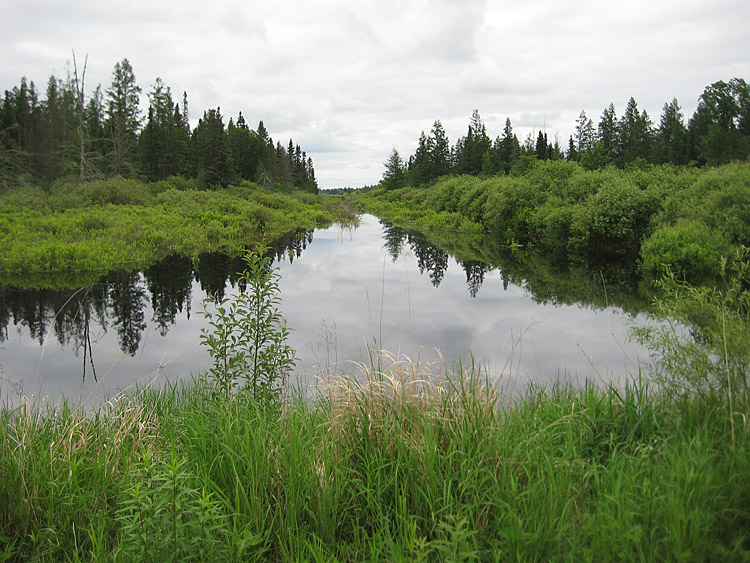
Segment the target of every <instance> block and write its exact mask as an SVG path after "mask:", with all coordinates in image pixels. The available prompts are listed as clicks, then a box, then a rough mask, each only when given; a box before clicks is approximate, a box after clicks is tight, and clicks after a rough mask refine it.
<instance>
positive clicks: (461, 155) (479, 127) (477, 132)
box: [456, 109, 492, 176]
mask: <svg viewBox="0 0 750 563" xmlns="http://www.w3.org/2000/svg"><path fill="white" fill-rule="evenodd" d="M491 146H492V141H490V138H489V137H488V136H487V129H486V127H485V126H484V123H483V122H482V118H481V117H480V115H479V110H476V109H475V110H474V112H473V113H472V115H471V121H470V122H469V130H468V132H467V134H466V137H464V138H462V139H460V140H459V142H458V143H457V145H456V147H457V150H456V153H457V162H456V169H457V170H456V171H457V172H458V173H459V174H471V175H473V176H476V175H478V174H479V173H480V172H481V171H482V163H483V160H484V153H486V152H487V151H488V150H489V149H490V147H491Z"/></svg>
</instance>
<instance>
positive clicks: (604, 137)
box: [582, 104, 619, 165]
mask: <svg viewBox="0 0 750 563" xmlns="http://www.w3.org/2000/svg"><path fill="white" fill-rule="evenodd" d="M617 129H618V127H617V114H616V113H615V106H614V104H609V106H608V107H606V108H605V109H604V111H603V112H602V118H601V120H600V121H599V128H598V131H599V135H598V137H599V138H598V140H599V142H600V143H601V147H599V148H597V150H596V152H597V155H599V156H603V158H604V161H605V165H606V164H607V163H609V162H611V161H613V160H614V159H615V158H616V157H617V154H618V144H619V140H618V130H617ZM583 152H586V151H582V153H583ZM597 160H598V161H599V162H601V159H600V158H597Z"/></svg>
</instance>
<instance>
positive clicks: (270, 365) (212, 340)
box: [201, 242, 295, 404]
mask: <svg viewBox="0 0 750 563" xmlns="http://www.w3.org/2000/svg"><path fill="white" fill-rule="evenodd" d="M267 252H268V247H267V246H266V245H265V243H264V242H261V243H260V244H258V247H257V248H256V250H255V251H254V252H250V253H248V254H247V255H246V256H245V257H244V260H245V263H246V264H247V268H246V269H245V270H244V271H243V272H242V273H241V274H240V277H239V279H238V285H239V286H240V293H239V294H237V295H235V296H230V297H226V298H224V299H222V300H221V301H220V302H219V303H217V304H216V311H215V312H210V311H209V310H208V307H207V306H208V304H209V302H211V300H210V299H207V300H206V301H205V302H204V309H205V310H204V315H205V316H206V318H207V319H208V324H209V325H210V326H211V327H213V330H211V331H208V330H206V329H203V331H202V334H201V343H202V344H204V345H205V346H207V347H208V348H209V354H210V355H211V357H212V358H213V359H214V365H213V367H212V368H211V369H210V370H209V373H210V375H211V376H212V377H213V378H214V382H215V383H216V384H217V385H218V387H219V390H220V392H221V393H222V394H224V395H225V396H227V397H229V396H230V395H231V393H232V391H233V390H234V388H235V387H236V386H237V384H238V380H239V379H241V378H244V379H245V383H246V389H249V391H250V392H251V393H252V395H253V398H254V399H257V400H258V401H260V402H262V403H264V404H267V403H272V402H275V401H276V400H278V397H279V395H278V392H279V391H280V390H281V388H282V387H283V385H284V384H285V383H286V377H287V375H288V373H289V371H291V369H292V368H294V364H295V358H294V350H293V349H292V347H291V346H289V345H288V344H287V342H286V340H287V335H288V332H289V331H288V329H287V328H286V326H285V325H284V323H283V321H282V318H281V313H280V312H279V309H278V304H279V302H280V298H279V295H278V294H279V277H280V276H279V273H278V268H272V267H271V262H270V260H271V259H270V258H269V257H268V256H267Z"/></svg>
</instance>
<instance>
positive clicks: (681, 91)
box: [0, 0, 750, 188]
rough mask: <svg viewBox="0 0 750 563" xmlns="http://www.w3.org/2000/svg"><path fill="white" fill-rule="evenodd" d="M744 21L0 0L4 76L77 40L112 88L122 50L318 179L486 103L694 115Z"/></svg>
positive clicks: (146, 76) (721, 74)
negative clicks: (302, 153) (263, 134)
mask: <svg viewBox="0 0 750 563" xmlns="http://www.w3.org/2000/svg"><path fill="white" fill-rule="evenodd" d="M749 21H750V2H748V1H747V0H711V1H710V2H709V1H707V0H702V1H695V0H680V1H677V0H664V1H661V0H648V1H645V0H628V1H619V0H617V1H611V0H610V1H606V0H600V1H595V0H577V1H573V2H558V1H555V2H553V1H548V0H524V1H523V2H513V3H510V2H505V1H502V2H500V1H496V2H493V1H490V0H462V1H457V0H455V1H454V0H366V1H356V0H348V1H347V0H327V1H320V2H317V1H313V0H306V1H302V0H283V1H278V2H256V1H245V2H240V1H233V2H227V1H221V0H214V1H213V2H210V3H206V2H198V1H196V0H183V1H182V2H175V3H167V2H159V1H158V0H148V1H146V0H130V1H128V2H110V1H107V0H75V1H71V2H60V1H59V0H0V53H2V55H1V56H2V65H0V90H5V89H9V88H12V87H13V86H16V85H18V84H19V82H20V78H21V76H26V77H27V78H28V79H29V80H33V81H34V82H35V83H36V85H37V87H38V88H39V89H40V90H44V87H45V84H46V82H47V79H48V78H49V76H50V74H52V73H54V74H55V75H57V76H59V77H64V76H65V73H66V62H67V61H71V60H72V51H73V50H75V53H76V56H77V58H78V62H79V65H81V64H82V62H83V59H84V58H85V56H86V55H88V71H87V74H86V90H87V91H89V92H90V91H91V90H93V88H94V87H95V86H96V85H97V84H102V88H104V89H106V88H107V87H108V86H109V84H110V81H111V74H112V68H113V67H114V64H115V63H116V62H118V61H120V60H122V59H123V58H128V59H129V60H130V62H131V64H132V66H133V69H134V71H135V75H136V80H137V82H138V84H139V85H140V86H141V88H142V89H143V100H142V101H143V103H144V104H145V103H146V102H147V98H146V93H147V92H148V91H149V90H150V89H151V85H152V84H153V83H154V80H155V79H156V78H157V77H161V78H162V80H163V81H164V82H165V83H166V84H167V85H168V86H170V87H171V89H172V92H173V97H174V98H175V100H176V101H180V100H181V97H182V92H183V91H186V92H187V94H188V101H189V109H190V113H191V118H192V120H197V118H199V117H200V116H201V115H202V114H203V111H204V110H206V109H208V108H211V107H216V106H220V107H221V111H222V114H223V115H224V116H225V123H226V121H228V120H229V117H235V118H236V116H237V113H238V112H239V111H242V113H243V115H244V116H245V118H246V120H247V122H248V123H249V124H250V125H251V126H252V127H255V126H256V125H257V122H258V120H260V119H262V120H263V121H264V123H265V125H266V127H267V129H268V130H269V132H270V133H271V135H272V136H273V138H274V140H278V141H281V142H282V144H284V145H286V143H287V142H288V140H289V138H290V137H291V138H293V139H294V141H295V142H296V143H299V144H300V145H301V146H302V148H303V149H304V150H306V151H307V153H308V154H309V155H310V156H312V158H313V160H314V163H315V170H316V174H317V177H318V182H319V184H320V187H322V188H330V187H341V186H352V187H359V186H362V185H364V184H372V183H375V182H377V181H378V180H379V179H380V177H381V175H382V172H383V162H384V161H385V160H386V159H387V158H388V156H389V154H390V152H391V149H392V148H393V147H394V146H395V147H397V148H398V149H399V151H400V152H401V153H402V156H404V157H407V156H408V155H409V154H412V153H413V152H414V150H415V148H416V142H417V138H418V137H419V133H420V131H422V130H425V132H426V133H428V132H429V130H430V129H431V127H432V123H433V122H434V120H435V119H440V120H441V121H442V123H443V125H444V126H445V128H446V132H447V133H448V136H449V138H450V141H451V143H454V142H455V141H456V139H457V138H458V137H459V136H461V135H464V134H465V132H466V128H467V124H468V122H469V118H470V116H471V113H472V110H474V109H475V108H476V109H478V110H479V112H480V114H481V115H482V117H483V119H484V121H485V124H486V125H487V128H488V132H489V134H490V136H492V137H493V138H494V137H495V136H496V135H498V134H500V133H501V131H502V128H503V125H504V123H505V118H506V117H510V119H511V121H512V123H513V127H514V129H515V131H516V133H517V134H518V137H519V139H520V140H521V141H523V139H524V138H525V136H526V135H527V134H528V133H529V132H532V131H539V130H540V129H542V128H544V129H545V130H546V132H547V134H548V135H549V137H550V139H551V140H552V139H554V138H555V137H556V136H557V138H558V139H559V142H560V144H561V145H563V146H567V139H568V136H569V135H570V134H571V132H572V130H573V127H574V126H575V119H576V118H577V117H578V114H579V113H580V111H581V110H582V109H585V110H586V112H587V114H588V115H589V117H591V118H592V119H593V120H594V122H595V123H596V122H598V119H599V116H600V115H601V113H602V110H603V109H604V107H606V106H607V105H609V104H610V103H614V104H615V107H616V110H617V114H618V116H619V115H621V114H622V111H623V110H624V109H625V105H626V103H627V100H628V98H629V97H630V96H633V97H634V98H635V99H636V101H637V102H638V106H639V108H640V109H642V110H643V109H645V110H647V111H648V113H649V115H650V116H651V119H652V121H654V122H655V123H658V121H659V117H660V115H661V110H662V107H663V105H664V103H665V102H668V101H671V99H672V98H673V97H676V98H677V99H678V101H679V102H680V104H681V106H682V108H683V113H684V115H685V118H686V119H687V118H689V117H690V115H692V112H693V111H694V110H695V107H696V104H697V98H698V96H699V95H700V94H701V93H702V92H703V89H704V88H705V86H707V85H708V84H711V83H713V82H715V81H717V80H729V79H730V78H733V77H742V78H745V79H746V80H749V79H750V39H749V38H748V37H750V36H749V35H748V31H747V23H748V22H749Z"/></svg>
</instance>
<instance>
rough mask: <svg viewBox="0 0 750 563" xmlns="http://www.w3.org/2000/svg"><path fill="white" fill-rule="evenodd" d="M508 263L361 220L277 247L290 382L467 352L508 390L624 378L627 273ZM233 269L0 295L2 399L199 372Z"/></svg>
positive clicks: (633, 365)
mask: <svg viewBox="0 0 750 563" xmlns="http://www.w3.org/2000/svg"><path fill="white" fill-rule="evenodd" d="M478 244H479V245H480V246H481V245H482V244H483V243H482V242H481V241H480V242H479V243H478ZM516 262H517V261H516V260H515V258H514V257H513V256H512V255H510V256H509V257H505V258H503V261H502V263H503V266H502V269H497V268H494V267H493V266H494V264H493V265H492V266H491V265H488V264H486V263H482V262H479V261H470V260H464V261H459V260H457V259H455V258H453V257H452V256H450V255H449V254H448V253H447V252H445V251H443V250H440V249H438V248H436V247H433V246H431V245H429V244H428V243H426V241H425V240H424V239H423V238H422V237H420V236H418V235H413V234H412V235H409V234H407V233H405V232H404V231H401V230H400V229H394V228H387V227H384V226H383V225H381V224H380V222H379V221H378V220H377V219H376V218H374V217H372V216H364V217H363V218H362V221H361V223H360V225H359V226H358V227H357V228H356V229H353V228H352V229H342V228H340V227H332V228H330V229H325V230H318V231H315V233H314V234H312V233H308V234H305V235H303V236H299V235H297V236H292V237H290V238H288V239H287V240H285V241H282V242H281V243H280V244H279V245H278V254H277V256H276V260H275V262H274V263H275V264H276V265H277V266H278V267H279V269H280V273H281V282H280V286H281V297H282V302H281V310H282V313H283V315H284V318H285V319H286V320H287V323H288V326H289V327H290V328H291V329H292V333H291V336H290V341H289V343H290V344H291V345H292V346H293V347H294V348H295V350H296V351H297V356H298V359H299V360H298V363H297V370H296V373H295V376H294V380H295V382H296V383H303V384H307V383H314V382H315V381H316V378H317V376H318V375H319V374H320V372H321V370H336V371H339V372H351V371H353V370H355V369H356V364H357V363H359V362H364V363H367V362H368V361H369V360H368V358H369V354H370V353H371V352H372V351H374V350H378V349H384V350H388V351H389V352H391V353H392V354H394V355H399V354H403V355H405V356H408V357H409V358H411V359H412V360H417V359H420V360H422V361H425V362H438V361H439V358H441V357H442V358H444V359H445V362H446V363H447V364H449V365H453V363H454V360H455V359H457V358H461V360H462V362H463V363H464V364H470V363H471V362H472V361H474V362H475V363H476V364H479V365H481V366H482V367H483V368H484V369H486V370H488V372H489V373H491V374H492V375H493V376H494V377H497V378H501V379H502V380H503V381H504V382H505V383H506V384H510V385H511V386H518V387H523V386H524V385H525V384H526V382H528V381H529V380H535V381H539V382H542V383H546V382H550V381H553V380H555V379H556V378H558V377H560V376H564V377H566V378H569V379H574V380H577V381H581V380H583V379H593V380H596V381H600V382H615V383H617V382H621V381H623V380H624V378H625V375H626V374H629V373H630V374H632V373H637V370H638V365H639V362H642V361H643V360H645V359H646V358H647V353H646V350H644V349H643V348H642V347H640V346H638V345H637V344H635V343H631V342H629V341H628V338H627V333H628V329H629V327H630V326H631V323H632V318H633V316H634V313H633V312H631V313H625V312H624V311H623V309H621V308H619V307H613V306H606V305H607V303H609V302H610V300H614V301H621V302H622V303H624V304H625V307H626V308H628V309H635V310H636V311H637V309H638V307H637V306H636V307H633V305H632V303H633V302H635V303H639V300H638V299H637V298H635V297H633V296H634V295H636V293H637V292H635V291H634V289H635V288H633V287H631V286H633V285H634V284H635V282H634V280H633V279H632V278H630V277H628V276H627V275H625V276H624V278H623V276H621V275H619V274H617V275H614V274H611V272H610V273H607V274H606V275H605V274H602V273H596V272H589V271H588V270H589V269H590V268H589V267H587V266H582V267H580V268H577V269H575V268H574V269H569V268H568V269H565V268H563V270H561V271H560V270H556V269H555V267H552V266H550V265H549V264H545V263H543V262H541V263H537V262H534V263H533V264H531V265H529V264H528V263H526V262H522V261H518V263H516ZM241 267H242V262H241V261H238V260H231V259H228V258H226V257H223V256H216V255H206V256H202V257H201V259H200V266H199V268H198V269H193V264H192V262H191V261H190V260H188V259H186V258H181V257H173V258H171V259H169V260H167V261H165V262H163V263H161V264H158V265H156V266H154V267H152V268H149V269H147V270H146V271H144V272H130V273H128V272H112V273H110V274H109V275H108V276H106V277H105V278H103V280H102V281H101V282H100V283H98V284H95V285H94V286H90V287H86V288H83V289H80V290H78V291H49V290H21V289H17V288H10V287H4V288H2V290H1V293H0V297H1V298H2V300H1V302H0V305H1V306H0V329H2V328H3V326H4V333H3V340H2V342H0V370H1V371H0V392H1V393H2V396H1V398H2V401H3V403H5V404H9V405H12V404H17V402H18V400H19V396H20V395H21V394H23V395H26V396H28V397H33V399H34V400H35V401H39V400H43V399H45V398H46V400H49V401H52V402H54V401H57V400H58V399H59V397H60V396H61V395H64V396H66V397H67V398H68V399H69V400H70V401H71V402H76V403H81V402H84V403H86V404H96V403H98V402H100V401H101V400H102V399H103V398H104V397H107V396H111V395H112V394H113V393H114V392H115V391H117V390H120V389H123V388H127V387H128V386H131V385H133V384H134V383H135V382H155V383H163V382H164V381H174V380H177V379H179V378H186V377H190V376H191V374H197V373H199V372H201V371H205V370H207V369H208V368H209V367H210V365H211V358H210V357H209V355H208V352H207V350H206V349H205V348H204V347H202V346H201V345H200V332H201V329H202V328H204V327H205V326H206V322H205V319H204V317H203V315H202V314H201V312H202V311H203V302H204V300H205V298H206V296H207V295H211V294H214V293H216V292H219V293H221V292H226V294H228V295H231V294H232V293H236V292H237V291H238V290H237V288H236V286H235V285H234V281H235V280H236V275H234V273H235V272H237V271H238V270H239V269H240V268H241ZM553 271H554V272H557V273H556V274H555V275H554V276H553V275H552V274H551V273H550V272H553ZM561 272H562V273H561ZM618 276H619V277H618ZM227 278H229V279H227ZM599 280H601V283H599ZM608 284H609V286H610V287H609V292H610V295H608V293H607V291H608V288H607V285H608ZM92 359H93V361H92Z"/></svg>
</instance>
